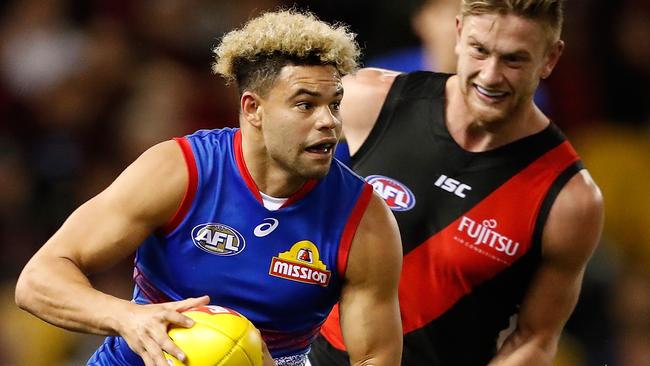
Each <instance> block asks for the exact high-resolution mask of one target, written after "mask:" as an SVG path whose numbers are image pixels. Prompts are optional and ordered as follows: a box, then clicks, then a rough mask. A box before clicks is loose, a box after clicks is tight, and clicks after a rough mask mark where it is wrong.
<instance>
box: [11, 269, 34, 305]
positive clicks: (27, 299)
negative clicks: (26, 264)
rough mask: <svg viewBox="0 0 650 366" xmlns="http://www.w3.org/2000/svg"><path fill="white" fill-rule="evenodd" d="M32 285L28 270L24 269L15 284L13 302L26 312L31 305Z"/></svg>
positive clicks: (32, 280) (32, 281)
mask: <svg viewBox="0 0 650 366" xmlns="http://www.w3.org/2000/svg"><path fill="white" fill-rule="evenodd" d="M33 284H34V279H33V278H32V276H31V275H30V271H29V268H25V269H24V270H23V272H22V273H21V274H20V277H18V282H16V290H15V292H14V301H15V302H16V305H17V306H18V307H19V308H21V309H23V310H26V311H30V308H31V304H32V303H33V294H34V290H33V288H34V285H33Z"/></svg>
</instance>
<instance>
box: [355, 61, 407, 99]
mask: <svg viewBox="0 0 650 366" xmlns="http://www.w3.org/2000/svg"><path fill="white" fill-rule="evenodd" d="M398 75H400V72H397V71H392V70H386V69H378V68H364V69H360V70H358V71H357V72H355V73H354V74H349V75H346V76H345V77H344V78H343V89H344V90H345V93H346V94H347V93H348V91H350V92H352V93H356V92H372V93H383V94H384V96H385V94H387V93H388V90H389V89H390V87H391V85H392V84H393V82H394V81H395V78H396V77H397V76H398Z"/></svg>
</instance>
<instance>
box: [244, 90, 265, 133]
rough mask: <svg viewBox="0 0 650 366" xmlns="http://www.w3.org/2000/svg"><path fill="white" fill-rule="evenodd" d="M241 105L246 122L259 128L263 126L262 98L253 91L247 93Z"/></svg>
mask: <svg viewBox="0 0 650 366" xmlns="http://www.w3.org/2000/svg"><path fill="white" fill-rule="evenodd" d="M239 103H240V107H241V114H242V117H243V119H244V121H246V122H248V123H249V124H251V125H252V126H254V127H258V128H259V127H260V126H261V125H262V112H263V107H262V98H260V96H259V95H257V94H255V93H253V92H251V91H245V92H244V93H243V94H242V96H241V99H240V100H239Z"/></svg>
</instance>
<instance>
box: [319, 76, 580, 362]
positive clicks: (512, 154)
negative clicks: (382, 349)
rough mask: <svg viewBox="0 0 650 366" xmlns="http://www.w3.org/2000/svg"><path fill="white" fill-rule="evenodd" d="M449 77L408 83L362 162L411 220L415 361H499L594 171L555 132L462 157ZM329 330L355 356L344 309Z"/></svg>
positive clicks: (408, 317) (405, 313) (407, 223)
mask: <svg viewBox="0 0 650 366" xmlns="http://www.w3.org/2000/svg"><path fill="white" fill-rule="evenodd" d="M448 77H449V75H444V74H437V73H431V72H416V73H411V74H403V75H400V76H398V77H397V78H396V80H395V82H394V84H393V86H392V88H391V90H390V92H389V94H388V97H387V99H386V102H385V104H384V106H383V108H382V110H381V113H380V116H379V118H378V120H377V122H376V124H375V126H374V128H373V129H372V131H371V132H370V135H369V136H368V138H367V139H366V141H365V142H364V143H363V145H362V146H361V148H360V149H359V151H358V152H357V153H356V154H355V155H354V156H353V157H352V166H353V169H354V170H355V171H356V172H357V173H358V174H360V175H361V176H363V177H365V178H366V181H368V182H369V183H370V184H371V185H372V186H373V187H374V189H375V191H376V192H377V193H379V195H381V196H382V197H383V198H384V199H385V200H386V202H387V203H388V204H389V206H390V207H391V208H392V209H393V212H394V214H395V217H396V218H397V222H398V224H399V228H400V233H401V236H402V242H403V246H404V265H403V271H402V276H401V282H400V288H399V300H400V307H401V315H402V323H403V329H404V355H403V364H406V365H485V364H486V363H487V362H488V361H489V360H490V358H491V357H492V356H493V355H494V353H495V352H496V347H497V339H498V336H499V332H500V331H501V330H503V329H505V328H507V327H508V325H509V319H510V317H511V316H512V315H513V314H516V313H517V310H518V306H519V304H520V302H521V300H522V298H523V296H524V293H525V290H526V288H527V287H528V283H529V281H530V280H531V277H532V276H533V274H534V272H535V270H536V268H537V266H538V264H539V262H540V258H541V236H542V231H543V227H544V223H545V221H546V218H547V216H548V213H549V210H550V208H551V205H552V204H553V202H554V200H555V198H556V197H557V194H558V193H559V191H560V190H561V188H562V187H563V186H564V185H565V184H566V182H567V181H568V180H569V179H570V178H571V177H572V176H573V175H574V174H576V173H577V172H578V171H579V170H580V169H581V168H582V166H581V162H580V161H579V157H578V155H577V154H576V152H575V151H574V149H573V148H572V147H571V145H570V144H569V142H568V141H567V140H566V138H565V137H564V136H563V135H562V133H561V132H560V131H559V129H558V128H557V127H556V126H555V125H553V124H551V125H549V126H548V127H547V128H546V129H544V130H543V131H541V132H539V133H536V134H534V135H531V136H528V137H525V138H523V139H520V140H517V141H515V142H513V143H510V144H508V145H505V146H502V147H500V148H497V149H494V150H490V151H486V152H478V153H476V152H469V151H466V150H464V149H462V148H461V147H460V146H459V145H457V143H456V142H455V141H454V139H453V138H452V137H451V135H450V134H449V132H448V131H447V128H446V126H445V121H444V119H445V116H444V113H445V82H446V81H447V79H448ZM321 334H322V335H323V336H324V337H325V338H326V339H327V340H328V341H329V343H330V345H331V346H333V347H334V348H337V349H344V347H343V342H342V340H341V335H340V329H339V326H338V308H335V311H333V312H332V314H331V316H330V318H329V319H328V321H327V322H326V324H325V326H324V327H323V328H322V330H321ZM328 348H329V349H330V350H332V352H335V351H334V350H333V349H332V347H329V345H328V346H327V347H324V348H323V349H325V351H324V353H323V355H325V354H327V353H328V352H327V351H326V350H327V349H328ZM319 352H320V349H319V350H317V351H316V352H314V356H312V357H314V358H315V359H316V361H318V358H319V357H321V356H319V355H318V353H319ZM315 363H317V364H319V365H320V364H323V365H324V364H327V363H320V362H315Z"/></svg>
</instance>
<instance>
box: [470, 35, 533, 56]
mask: <svg viewBox="0 0 650 366" xmlns="http://www.w3.org/2000/svg"><path fill="white" fill-rule="evenodd" d="M467 39H468V40H469V42H470V43H473V44H477V45H479V46H481V47H483V48H486V47H485V45H484V44H483V42H481V41H479V40H478V39H476V38H474V36H468V37H467ZM499 55H500V57H511V56H515V57H523V58H526V59H530V58H531V57H532V56H531V54H530V52H528V51H527V50H515V51H513V52H506V53H499Z"/></svg>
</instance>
